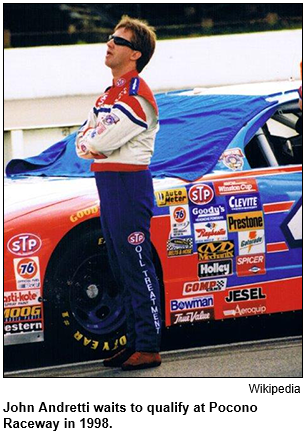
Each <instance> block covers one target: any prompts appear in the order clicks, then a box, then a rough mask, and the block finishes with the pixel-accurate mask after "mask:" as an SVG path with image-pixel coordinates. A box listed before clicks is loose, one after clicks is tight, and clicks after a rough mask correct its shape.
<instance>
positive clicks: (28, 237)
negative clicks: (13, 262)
mask: <svg viewBox="0 0 306 436" xmlns="http://www.w3.org/2000/svg"><path fill="white" fill-rule="evenodd" d="M41 245H42V242H41V239H40V238H39V237H38V236H36V235H33V234H32V233H20V234H19V235H15V236H13V237H12V238H11V239H10V240H9V241H8V244H7V248H8V250H9V251H10V252H11V253H13V254H15V255H16V256H29V255H31V254H33V253H36V252H37V251H38V250H39V249H40V248H41Z"/></svg>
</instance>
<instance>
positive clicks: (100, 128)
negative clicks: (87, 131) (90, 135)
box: [96, 121, 106, 135]
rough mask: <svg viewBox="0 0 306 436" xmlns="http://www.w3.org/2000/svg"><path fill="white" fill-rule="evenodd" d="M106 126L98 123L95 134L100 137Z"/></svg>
mask: <svg viewBox="0 0 306 436" xmlns="http://www.w3.org/2000/svg"><path fill="white" fill-rule="evenodd" d="M105 130H106V126H105V125H104V124H103V123H102V122H101V121H100V122H99V123H98V125H97V127H96V132H97V134H98V135H101V134H102V133H103V132H105Z"/></svg>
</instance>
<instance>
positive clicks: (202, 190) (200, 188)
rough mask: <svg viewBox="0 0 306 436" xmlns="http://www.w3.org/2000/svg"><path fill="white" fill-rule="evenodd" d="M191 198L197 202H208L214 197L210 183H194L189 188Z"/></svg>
mask: <svg viewBox="0 0 306 436" xmlns="http://www.w3.org/2000/svg"><path fill="white" fill-rule="evenodd" d="M188 195H189V199H190V200H191V201H192V202H193V203H195V204H201V205H203V204H207V203H210V202H211V200H212V199H213V198H214V196H215V194H214V191H213V189H212V188H211V187H210V186H208V185H204V184H203V185H194V186H192V187H191V188H190V189H189V194H188Z"/></svg>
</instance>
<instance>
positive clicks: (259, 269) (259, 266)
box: [236, 254, 266, 277]
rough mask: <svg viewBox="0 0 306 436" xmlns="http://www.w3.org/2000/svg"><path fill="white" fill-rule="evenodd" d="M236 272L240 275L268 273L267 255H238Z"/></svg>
mask: <svg viewBox="0 0 306 436" xmlns="http://www.w3.org/2000/svg"><path fill="white" fill-rule="evenodd" d="M236 273H237V276H238V277H244V276H253V275H258V274H266V267H265V255H264V254H257V255H253V254H249V255H246V256H237V258H236Z"/></svg>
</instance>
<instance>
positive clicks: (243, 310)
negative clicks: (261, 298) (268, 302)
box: [223, 303, 267, 317]
mask: <svg viewBox="0 0 306 436" xmlns="http://www.w3.org/2000/svg"><path fill="white" fill-rule="evenodd" d="M266 311H267V308H266V306H263V305H255V303H253V306H251V307H241V306H240V305H239V304H237V306H236V307H235V308H234V309H225V310H223V315H224V316H234V317H236V316H238V317H239V316H250V315H262V314H264V313H265V312H266Z"/></svg>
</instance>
